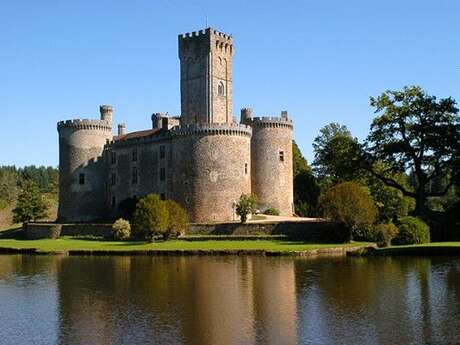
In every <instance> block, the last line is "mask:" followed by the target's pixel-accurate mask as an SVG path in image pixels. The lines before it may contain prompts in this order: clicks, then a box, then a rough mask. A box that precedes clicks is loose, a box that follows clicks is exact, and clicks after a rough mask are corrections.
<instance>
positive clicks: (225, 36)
mask: <svg viewBox="0 0 460 345" xmlns="http://www.w3.org/2000/svg"><path fill="white" fill-rule="evenodd" d="M210 35H215V36H218V37H219V38H220V39H221V40H226V41H232V40H233V37H232V35H228V34H225V33H223V32H220V31H217V30H214V29H213V28H206V29H205V30H198V31H192V32H187V33H184V34H180V35H179V36H178V37H179V40H190V39H193V38H197V37H206V36H210Z"/></svg>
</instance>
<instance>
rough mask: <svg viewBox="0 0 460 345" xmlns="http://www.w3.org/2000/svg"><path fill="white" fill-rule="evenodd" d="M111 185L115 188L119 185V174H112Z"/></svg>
mask: <svg viewBox="0 0 460 345" xmlns="http://www.w3.org/2000/svg"><path fill="white" fill-rule="evenodd" d="M110 183H111V184H112V186H115V185H116V184H117V174H115V173H112V175H111V176H110Z"/></svg>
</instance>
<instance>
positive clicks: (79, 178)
mask: <svg viewBox="0 0 460 345" xmlns="http://www.w3.org/2000/svg"><path fill="white" fill-rule="evenodd" d="M78 183H79V184H81V185H83V184H85V174H80V175H79V176H78Z"/></svg>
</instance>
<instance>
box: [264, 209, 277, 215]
mask: <svg viewBox="0 0 460 345" xmlns="http://www.w3.org/2000/svg"><path fill="white" fill-rule="evenodd" d="M264 214H266V215H268V216H279V215H280V210H278V209H277V208H273V207H270V208H267V209H266V210H265V211H264Z"/></svg>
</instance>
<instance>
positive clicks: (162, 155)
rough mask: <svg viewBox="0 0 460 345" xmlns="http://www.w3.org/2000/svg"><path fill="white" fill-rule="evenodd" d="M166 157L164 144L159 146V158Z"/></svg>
mask: <svg viewBox="0 0 460 345" xmlns="http://www.w3.org/2000/svg"><path fill="white" fill-rule="evenodd" d="M165 157H166V148H165V146H164V145H161V146H160V159H164V158H165Z"/></svg>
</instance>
